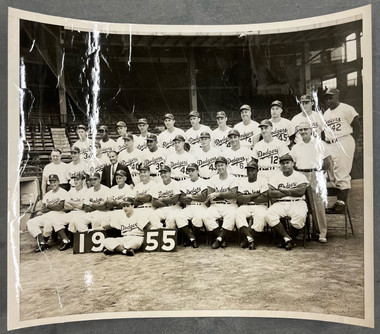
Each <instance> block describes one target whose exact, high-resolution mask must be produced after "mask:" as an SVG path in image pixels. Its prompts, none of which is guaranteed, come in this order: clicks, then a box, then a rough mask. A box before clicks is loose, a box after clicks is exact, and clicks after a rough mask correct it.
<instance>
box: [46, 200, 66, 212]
mask: <svg viewBox="0 0 380 334" xmlns="http://www.w3.org/2000/svg"><path fill="white" fill-rule="evenodd" d="M64 206H65V200H62V201H59V202H58V203H55V204H50V203H48V204H46V208H47V209H49V211H62V210H63V208H64Z"/></svg>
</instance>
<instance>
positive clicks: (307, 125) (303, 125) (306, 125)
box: [298, 122, 311, 130]
mask: <svg viewBox="0 0 380 334" xmlns="http://www.w3.org/2000/svg"><path fill="white" fill-rule="evenodd" d="M299 129H311V126H310V123H309V122H301V123H300V124H298V130H299Z"/></svg>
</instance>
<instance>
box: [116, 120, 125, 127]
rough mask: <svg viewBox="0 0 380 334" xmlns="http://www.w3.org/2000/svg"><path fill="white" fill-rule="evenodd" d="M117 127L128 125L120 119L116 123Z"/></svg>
mask: <svg viewBox="0 0 380 334" xmlns="http://www.w3.org/2000/svg"><path fill="white" fill-rule="evenodd" d="M116 127H118V128H121V127H123V128H125V127H127V125H126V124H125V123H124V122H123V121H119V122H117V123H116Z"/></svg>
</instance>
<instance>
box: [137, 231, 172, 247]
mask: <svg viewBox="0 0 380 334" xmlns="http://www.w3.org/2000/svg"><path fill="white" fill-rule="evenodd" d="M144 249H145V251H147V252H176V251H177V230H166V229H159V230H149V231H145V233H144Z"/></svg>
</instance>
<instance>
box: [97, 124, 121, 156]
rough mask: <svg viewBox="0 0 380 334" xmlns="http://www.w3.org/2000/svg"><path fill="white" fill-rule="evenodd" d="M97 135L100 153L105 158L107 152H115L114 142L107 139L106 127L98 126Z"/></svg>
mask: <svg viewBox="0 0 380 334" xmlns="http://www.w3.org/2000/svg"><path fill="white" fill-rule="evenodd" d="M98 133H99V137H100V140H99V142H100V146H101V150H100V152H101V153H102V155H103V156H105V157H107V156H108V153H109V152H111V151H116V150H117V145H116V142H115V141H114V140H113V139H111V138H110V137H109V134H108V126H107V125H101V126H99V130H98Z"/></svg>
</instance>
